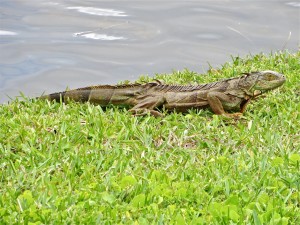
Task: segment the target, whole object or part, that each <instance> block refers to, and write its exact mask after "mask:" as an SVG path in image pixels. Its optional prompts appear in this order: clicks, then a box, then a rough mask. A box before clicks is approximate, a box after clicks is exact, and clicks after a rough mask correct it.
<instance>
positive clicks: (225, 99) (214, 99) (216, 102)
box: [207, 92, 247, 118]
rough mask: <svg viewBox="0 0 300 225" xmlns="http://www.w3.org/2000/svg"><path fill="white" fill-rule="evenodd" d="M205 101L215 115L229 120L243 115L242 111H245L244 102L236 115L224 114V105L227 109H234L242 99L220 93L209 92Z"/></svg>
mask: <svg viewBox="0 0 300 225" xmlns="http://www.w3.org/2000/svg"><path fill="white" fill-rule="evenodd" d="M207 101H208V103H209V106H210V108H211V109H212V111H213V112H214V113H215V114H217V115H223V116H226V117H230V118H239V117H240V116H241V115H242V114H243V111H244V110H245V107H246V105H247V102H246V104H245V105H244V106H243V108H242V109H241V111H240V112H238V113H227V112H225V110H224V105H226V106H227V108H230V107H232V108H235V107H236V106H237V105H238V104H240V103H241V102H242V99H241V98H239V97H235V96H232V95H227V94H224V93H222V92H209V93H208V94H207Z"/></svg>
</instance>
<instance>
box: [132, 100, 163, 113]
mask: <svg viewBox="0 0 300 225" xmlns="http://www.w3.org/2000/svg"><path fill="white" fill-rule="evenodd" d="M137 100H138V103H137V104H136V105H135V106H134V107H133V108H132V109H130V110H129V112H131V113H132V114H133V115H136V116H144V115H146V114H148V113H150V114H151V115H153V116H155V117H162V116H163V114H162V113H160V112H158V111H156V110H154V108H156V107H159V106H161V105H163V104H164V102H165V98H164V97H162V96H156V95H154V96H153V95H148V96H141V97H140V98H138V99H137Z"/></svg>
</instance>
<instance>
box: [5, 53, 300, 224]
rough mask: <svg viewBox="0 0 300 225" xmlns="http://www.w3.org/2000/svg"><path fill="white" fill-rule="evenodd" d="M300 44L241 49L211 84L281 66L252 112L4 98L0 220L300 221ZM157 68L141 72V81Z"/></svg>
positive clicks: (176, 76) (183, 75)
mask: <svg viewBox="0 0 300 225" xmlns="http://www.w3.org/2000/svg"><path fill="white" fill-rule="evenodd" d="M299 59H300V53H299V52H298V53H296V54H290V53H287V52H283V53H274V54H271V55H264V54H259V55H254V56H249V57H247V58H244V59H241V58H233V59H232V62H231V63H226V64H224V65H223V66H222V67H221V68H219V69H213V68H211V69H210V70H209V71H208V72H207V74H203V75H200V74H197V73H195V72H191V71H188V70H184V71H181V72H177V71H176V72H174V73H173V74H171V75H170V74H164V75H156V77H155V78H156V79H161V80H164V81H165V82H166V83H196V82H199V83H205V82H211V81H216V80H218V79H220V78H226V77H231V76H236V75H238V74H240V73H241V72H249V71H257V70H266V69H268V70H275V71H278V72H282V73H284V74H285V75H286V77H287V82H286V83H285V84H284V85H283V86H282V87H281V88H279V89H277V90H275V91H273V92H269V93H267V94H266V95H265V98H259V99H257V100H256V101H254V102H252V103H250V104H249V107H248V108H247V111H246V113H245V115H244V116H245V118H244V119H243V120H240V121H232V120H225V119H222V118H221V117H218V116H216V115H213V114H212V113H211V112H210V111H203V110H200V111H196V110H191V111H190V112H189V113H188V114H181V113H169V114H167V113H165V115H166V116H165V117H164V118H154V117H151V116H144V117H133V116H131V115H130V113H128V111H127V109H123V108H116V107H109V108H107V109H106V110H104V109H102V108H101V107H99V106H94V105H91V104H77V103H70V104H67V105H64V104H60V103H49V102H46V101H35V100H33V101H28V100H27V101H19V100H14V101H13V102H11V103H10V104H8V105H1V106H0V126H1V127H0V129H1V130H0V224H283V225H285V224H297V223H298V224H299V221H300V219H299V215H300V210H299V207H300V194H299V187H300V172H299V171H300V152H299V149H300V122H299V121H300V82H299V80H300V62H299ZM150 80H152V78H149V77H146V76H144V77H141V78H140V81H150Z"/></svg>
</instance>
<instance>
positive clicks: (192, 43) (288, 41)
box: [0, 0, 300, 103]
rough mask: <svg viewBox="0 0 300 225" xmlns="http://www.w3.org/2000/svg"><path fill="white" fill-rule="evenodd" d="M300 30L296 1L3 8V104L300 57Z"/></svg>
mask: <svg viewBox="0 0 300 225" xmlns="http://www.w3.org/2000/svg"><path fill="white" fill-rule="evenodd" d="M299 27H300V3H299V2H297V1H282V0H281V1H280V0H273V1H246V0H240V1H233V0H232V1H226V0H219V1H213V0H211V1H208V0H207V1H150V0H148V1H147V0H144V1H95V0H94V1H92V0H85V1H82V0H53V1H49V0H47V1H46V0H18V1H17V0H1V2H0V102H1V103H3V102H7V100H8V99H9V98H8V96H10V97H12V98H14V97H15V96H18V95H19V92H23V93H24V94H25V95H27V96H31V97H34V96H39V95H41V94H42V93H44V92H45V93H51V92H55V91H60V90H64V89H65V88H66V87H69V88H77V87H84V86H87V85H95V84H114V83H117V82H119V81H121V80H132V81H133V80H135V79H137V78H138V77H139V76H140V75H142V74H144V75H149V76H152V75H154V74H155V73H170V72H172V71H173V70H182V69H184V68H188V69H190V70H193V71H197V72H200V73H202V72H203V73H204V72H205V71H206V70H207V69H208V65H209V64H210V65H212V66H220V65H221V64H223V63H225V62H226V61H228V60H230V58H231V55H233V56H238V55H239V56H244V55H247V54H249V53H251V54H256V53H260V52H264V53H270V52H271V51H273V52H274V51H276V50H283V49H289V50H290V51H291V52H295V51H297V50H298V46H299V39H300V34H299V32H300V31H299ZM208 63H209V64H208Z"/></svg>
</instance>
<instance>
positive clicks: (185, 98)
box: [40, 70, 285, 118]
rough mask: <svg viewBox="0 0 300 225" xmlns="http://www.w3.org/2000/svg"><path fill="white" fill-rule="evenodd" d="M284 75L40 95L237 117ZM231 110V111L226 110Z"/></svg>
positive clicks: (139, 110) (141, 111)
mask: <svg viewBox="0 0 300 225" xmlns="http://www.w3.org/2000/svg"><path fill="white" fill-rule="evenodd" d="M284 82H285V77H284V75H282V74H280V73H277V72H274V71H269V70H268V71H260V72H253V73H246V74H243V75H242V76H240V77H236V78H229V79H226V80H222V81H219V82H213V83H208V84H200V85H167V84H162V83H160V82H153V83H146V84H131V85H115V86H113V85H99V86H90V87H85V88H79V89H74V90H69V91H63V92H58V93H53V94H50V95H44V96H41V97H40V98H42V99H48V100H50V101H52V100H55V101H60V100H62V101H63V102H65V101H67V100H73V101H77V102H87V101H89V102H91V103H94V104H99V105H101V106H107V105H110V104H113V105H121V106H129V107H132V108H131V109H130V110H129V111H130V112H132V113H133V114H135V115H145V114H148V113H150V114H151V115H153V116H162V114H161V113H160V112H158V111H157V110H156V109H157V108H159V107H164V108H165V109H167V110H176V111H179V112H186V111H187V110H188V109H191V108H198V109H202V108H210V109H211V110H212V111H213V112H214V113H215V114H217V115H223V116H226V117H233V118H237V117H239V116H241V115H242V113H243V112H244V111H245V109H246V106H247V105H248V103H249V101H250V100H251V99H253V98H254V97H256V96H258V95H261V94H263V93H264V92H266V91H270V90H273V89H275V88H277V87H280V86H281V85H282V84H283V83H284ZM229 112H235V113H229Z"/></svg>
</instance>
